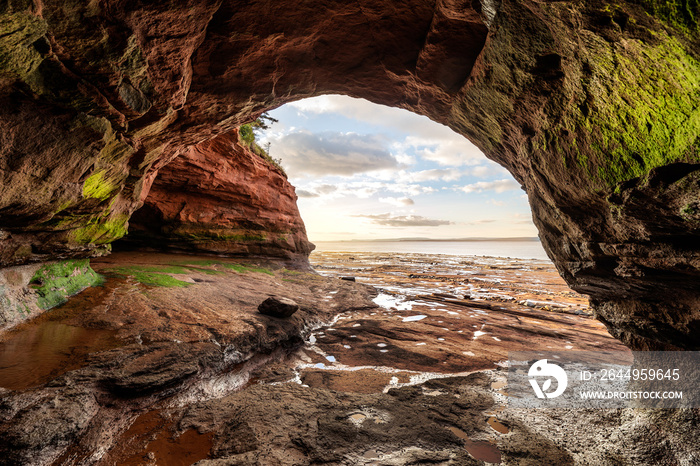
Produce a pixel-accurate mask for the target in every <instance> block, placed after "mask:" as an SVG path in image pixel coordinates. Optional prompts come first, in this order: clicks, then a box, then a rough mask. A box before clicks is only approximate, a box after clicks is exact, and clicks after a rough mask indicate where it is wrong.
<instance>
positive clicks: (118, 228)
mask: <svg viewBox="0 0 700 466" xmlns="http://www.w3.org/2000/svg"><path fill="white" fill-rule="evenodd" d="M128 223H129V215H127V214H118V215H115V216H113V217H107V218H106V219H103V218H102V217H101V216H100V217H97V218H93V219H92V220H90V221H89V222H88V224H87V225H85V226H84V227H81V228H78V229H76V230H74V231H73V233H72V236H73V240H74V241H75V242H77V243H80V244H106V243H111V242H112V241H114V240H117V239H119V238H121V237H122V236H124V235H126V234H127V232H128V230H127V227H128Z"/></svg>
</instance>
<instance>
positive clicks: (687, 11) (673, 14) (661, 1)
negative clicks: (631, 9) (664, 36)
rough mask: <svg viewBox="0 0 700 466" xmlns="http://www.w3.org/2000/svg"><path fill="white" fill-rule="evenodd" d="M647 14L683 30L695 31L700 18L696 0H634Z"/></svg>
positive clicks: (699, 9) (698, 3)
mask: <svg viewBox="0 0 700 466" xmlns="http://www.w3.org/2000/svg"><path fill="white" fill-rule="evenodd" d="M636 3H639V4H640V5H642V6H643V7H644V9H646V10H647V11H648V12H649V14H650V15H651V16H653V17H655V18H657V19H659V20H661V21H663V22H664V23H666V24H670V25H672V26H674V27H676V28H677V29H680V30H682V31H685V32H690V33H692V32H697V31H698V29H699V27H698V26H699V24H698V20H700V1H698V0H671V1H667V0H636Z"/></svg>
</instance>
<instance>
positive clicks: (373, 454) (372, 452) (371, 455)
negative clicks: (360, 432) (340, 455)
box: [362, 450, 379, 460]
mask: <svg viewBox="0 0 700 466" xmlns="http://www.w3.org/2000/svg"><path fill="white" fill-rule="evenodd" d="M362 457H363V458H367V459H368V460H373V459H378V458H379V454H378V453H377V450H367V451H366V452H365V453H364V454H363V455H362Z"/></svg>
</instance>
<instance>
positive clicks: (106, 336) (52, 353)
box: [0, 319, 120, 390]
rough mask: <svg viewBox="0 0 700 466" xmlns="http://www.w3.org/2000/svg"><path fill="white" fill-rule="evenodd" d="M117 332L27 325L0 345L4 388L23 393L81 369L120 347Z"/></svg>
mask: <svg viewBox="0 0 700 466" xmlns="http://www.w3.org/2000/svg"><path fill="white" fill-rule="evenodd" d="M115 335H116V332H115V331H113V330H98V329H87V328H82V327H75V326H72V325H66V324H63V323H61V322H56V321H51V320H45V319H43V320H37V321H36V322H27V323H25V324H23V325H21V326H20V327H18V328H16V329H13V330H11V331H10V332H8V333H7V334H6V335H5V336H4V338H3V341H1V342H0V387H3V388H9V389H10V390H23V389H26V388H30V387H35V386H37V385H41V384H44V383H46V382H48V381H50V380H52V379H54V378H56V377H58V376H60V375H62V374H65V373H66V372H68V371H71V370H74V369H78V368H79V367H81V366H82V365H83V364H84V361H85V359H86V358H87V356H88V355H89V354H90V353H94V352H97V351H104V350H108V349H112V348H115V347H117V346H119V344H120V343H119V342H118V340H117V339H116V338H115Z"/></svg>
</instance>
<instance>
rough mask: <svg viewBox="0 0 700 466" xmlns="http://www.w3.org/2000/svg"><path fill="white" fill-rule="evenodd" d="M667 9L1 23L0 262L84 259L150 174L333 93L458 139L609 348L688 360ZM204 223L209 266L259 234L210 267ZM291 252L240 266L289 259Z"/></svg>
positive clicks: (691, 48)
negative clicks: (496, 184) (618, 344)
mask: <svg viewBox="0 0 700 466" xmlns="http://www.w3.org/2000/svg"><path fill="white" fill-rule="evenodd" d="M674 8H675V7H671V6H667V7H660V6H658V5H656V3H655V2H646V1H641V2H624V3H620V4H617V5H616V6H615V7H609V6H606V4H605V3H604V2H598V1H596V2H586V3H585V4H584V3H581V2H555V3H546V4H542V3H536V2H529V1H517V2H510V1H503V2H490V1H483V2H471V3H461V2H452V1H440V2H432V1H425V2H423V1H415V2H408V3H404V4H401V5H398V4H394V3H387V2H381V1H367V2H364V1H363V2H359V3H353V4H347V5H345V4H340V3H332V4H327V3H325V2H305V3H303V4H300V3H299V4H294V5H288V4H283V3H278V4H274V5H272V4H270V3H268V2H251V3H248V4H246V6H245V8H241V7H239V6H238V5H237V4H235V3H233V2H223V3H221V2H188V3H184V4H179V5H177V6H175V5H170V4H168V5H166V4H162V3H153V4H148V5H146V4H139V6H137V7H131V6H129V7H127V6H126V5H125V4H123V3H113V2H105V3H100V4H99V5H92V4H91V6H85V5H82V4H79V3H63V4H61V5H54V4H45V5H43V7H38V6H36V5H33V4H30V3H25V2H15V1H11V2H7V3H5V4H4V5H3V6H2V15H3V17H5V18H6V19H7V22H6V26H5V29H6V31H3V36H2V37H3V38H2V47H3V49H2V50H3V57H4V58H3V64H4V65H3V66H4V68H3V70H4V71H3V84H2V96H1V97H0V99H1V100H2V105H0V108H1V109H2V110H0V111H1V112H2V114H1V115H0V124H1V125H2V128H3V131H2V134H3V142H2V149H1V150H2V160H3V170H2V176H3V183H2V186H3V189H2V196H1V199H2V206H1V207H0V225H2V237H1V239H0V242H1V243H0V244H1V246H0V262H1V263H2V265H5V266H11V265H19V264H24V263H31V262H36V261H45V260H50V259H53V258H65V257H81V256H82V257H84V256H89V255H91V254H95V253H100V252H104V251H105V250H106V249H107V248H108V245H109V244H110V243H111V242H112V241H113V240H115V239H118V238H120V237H122V236H124V234H125V233H126V224H127V222H128V220H129V217H130V216H131V214H132V213H133V212H134V211H136V210H137V209H138V208H139V207H140V206H141V205H142V203H143V202H144V200H145V199H146V198H147V196H148V192H149V189H150V187H151V183H152V182H153V180H154V179H156V174H157V173H158V172H159V171H160V170H165V171H166V172H167V171H168V170H170V171H171V172H172V173H175V168H174V166H172V167H171V168H170V169H169V168H168V167H169V163H170V162H172V161H173V160H175V162H173V163H175V164H182V163H184V162H183V160H184V159H183V157H193V154H194V153H195V152H197V153H199V154H202V153H204V152H206V151H207V150H213V151H214V152H215V151H216V150H218V149H216V147H215V146H216V144H217V141H221V140H223V139H225V138H227V137H228V138H229V139H233V140H235V139H236V133H235V132H236V128H237V127H238V126H239V125H241V124H243V123H246V122H249V121H251V120H252V119H254V118H256V117H257V116H258V115H260V114H261V113H262V112H264V111H266V110H269V109H272V108H276V107H278V106H280V105H282V104H284V103H286V102H290V101H293V100H295V99H300V98H304V97H309V96H314V95H322V94H327V93H338V94H345V95H349V96H356V97H363V98H365V99H368V100H370V101H372V102H376V103H381V104H384V105H389V106H396V107H400V108H405V109H408V110H410V111H413V112H416V113H419V114H421V115H426V116H428V117H429V118H431V119H433V120H435V121H437V122H440V123H442V124H445V125H447V126H449V127H450V128H452V129H453V130H455V131H456V132H458V133H460V134H462V135H464V136H465V137H466V138H468V139H469V140H470V141H472V142H473V143H474V144H475V145H477V146H478V147H479V148H480V149H481V150H482V151H483V152H484V153H485V154H486V155H487V157H489V158H491V159H492V160H494V161H496V162H498V163H499V164H501V165H503V166H504V167H506V168H507V169H508V170H509V171H510V172H511V173H512V174H513V176H514V177H515V179H516V180H517V181H518V182H519V183H521V184H522V186H523V187H524V189H525V190H526V192H527V194H528V197H529V202H530V204H531V206H532V210H533V214H534V218H535V222H536V225H537V227H538V229H539V232H540V238H541V240H542V242H543V244H544V246H545V248H546V249H547V251H548V252H549V254H550V256H551V257H552V259H553V260H554V262H555V263H556V265H557V267H558V270H559V272H560V273H561V275H562V276H563V277H564V278H565V279H566V281H567V282H568V283H569V284H570V285H571V287H572V288H573V289H575V290H577V291H580V292H582V293H585V294H587V295H589V296H590V297H591V302H592V303H593V305H594V307H595V309H596V312H597V315H598V317H599V318H600V319H601V320H602V321H603V322H605V323H606V325H608V326H609V328H610V331H611V332H612V333H613V334H614V335H615V336H617V337H618V338H620V339H621V340H622V341H624V342H625V343H626V344H628V345H630V346H631V347H633V348H636V349H652V348H655V349H697V348H698V343H697V338H696V337H695V336H694V335H695V334H696V332H697V331H698V330H700V323H699V320H698V287H697V283H698V268H697V260H698V258H697V257H698V256H697V247H696V244H697V236H698V221H699V219H700V217H699V215H700V210H699V209H698V208H697V206H698V202H699V201H698V189H697V188H698V167H700V165H699V164H698V161H699V159H698V142H697V141H698V121H699V120H698V117H697V112H698V110H697V108H696V103H697V101H698V78H697V77H698V76H699V75H700V73H698V61H697V50H698V48H697V44H698V42H697V23H696V22H695V19H694V18H695V16H694V14H696V13H697V12H696V11H695V10H693V9H692V7H689V8H691V9H690V10H687V11H685V10H684V11H680V10H675V9H674ZM678 8H680V7H678ZM227 135H228V136H227ZM217 138H218V139H217ZM261 186H263V185H262V184H261ZM202 189H207V188H206V186H204V185H202ZM231 221H232V222H234V223H235V222H237V221H238V220H235V219H232V220H231ZM290 221H292V223H293V220H290ZM203 222H204V223H203V224H202V228H201V229H199V230H200V231H196V230H198V228H197V227H196V223H197V221H196V220H195V221H194V223H193V224H191V225H189V227H188V228H189V230H190V231H189V233H188V234H190V237H191V239H193V240H195V241H199V242H200V243H207V246H206V248H208V249H211V250H217V251H219V252H222V251H225V250H226V249H227V248H232V250H233V249H236V248H238V249H240V244H239V245H238V246H235V245H233V243H235V241H232V240H233V239H235V237H236V235H242V237H244V238H249V237H250V238H255V237H256V233H250V232H251V231H258V232H260V231H262V230H261V228H263V229H264V228H266V226H265V225H262V224H256V225H238V224H237V225H228V226H225V227H222V226H221V225H219V226H216V228H219V229H221V228H223V230H226V231H224V232H220V233H221V234H219V235H218V238H219V239H221V238H224V237H226V238H228V239H227V240H226V241H228V243H230V244H228V245H226V244H220V245H219V246H215V244H219V243H221V242H220V241H216V237H217V233H216V232H213V233H212V232H210V233H212V234H210V235H209V237H210V238H214V241H204V240H202V238H201V233H202V231H201V230H202V229H204V230H206V229H207V228H210V227H211V226H212V225H209V224H207V223H206V220H203ZM216 228H215V229H216ZM234 230H235V231H234ZM244 230H245V231H248V233H246V232H245V231H244ZM183 232H184V230H183ZM197 235H200V236H199V237H198V236H197ZM294 235H296V236H294ZM204 236H207V235H206V234H205V235H204ZM263 236H264V235H263ZM292 236H294V237H291V236H289V235H287V236H286V237H285V238H281V237H279V235H278V237H277V239H276V240H275V241H273V243H275V245H272V246H271V247H267V246H260V247H258V251H260V252H266V253H274V251H273V249H275V248H282V249H285V250H286V251H287V252H285V253H284V254H285V255H287V256H293V255H295V254H298V255H299V256H300V257H302V258H303V256H304V255H305V254H307V252H308V246H307V245H306V243H305V238H304V234H303V229H302V228H300V226H299V225H297V226H296V227H295V233H293V235H292ZM161 239H163V238H161ZM163 240H165V241H168V240H169V239H167V238H165V239H163ZM178 241H183V240H182V238H178ZM184 241H186V239H185V240H184ZM226 241H224V243H225V242H226ZM282 243H284V244H282ZM253 249H254V248H253Z"/></svg>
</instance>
